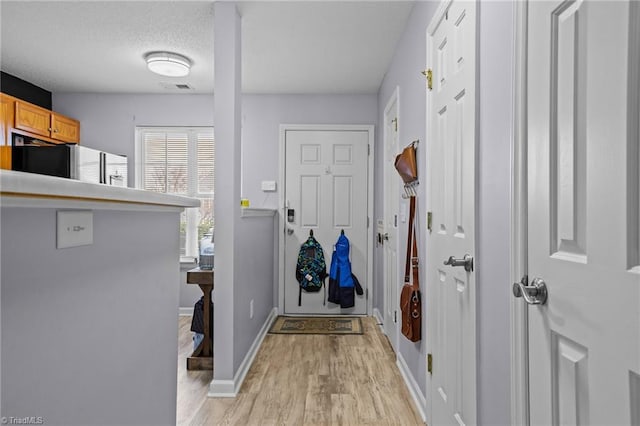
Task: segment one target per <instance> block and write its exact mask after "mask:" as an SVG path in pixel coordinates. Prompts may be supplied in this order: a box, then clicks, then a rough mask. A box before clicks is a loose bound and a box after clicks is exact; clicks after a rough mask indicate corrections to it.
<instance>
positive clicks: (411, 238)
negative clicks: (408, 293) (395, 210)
mask: <svg viewBox="0 0 640 426" xmlns="http://www.w3.org/2000/svg"><path fill="white" fill-rule="evenodd" d="M415 217H416V197H411V198H410V201H409V230H408V235H407V259H406V262H405V268H404V282H405V283H406V284H409V280H410V278H409V273H410V272H413V274H411V275H413V287H415V288H419V287H420V281H419V274H418V243H417V241H416V240H417V238H416V229H415V223H414V222H415Z"/></svg>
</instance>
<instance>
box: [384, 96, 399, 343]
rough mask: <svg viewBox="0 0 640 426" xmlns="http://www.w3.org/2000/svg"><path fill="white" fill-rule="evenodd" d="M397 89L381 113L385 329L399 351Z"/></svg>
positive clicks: (390, 340)
mask: <svg viewBox="0 0 640 426" xmlns="http://www.w3.org/2000/svg"><path fill="white" fill-rule="evenodd" d="M398 112H399V111H398V89H397V88H396V90H395V91H394V94H393V95H392V96H391V99H389V102H388V104H387V107H386V108H385V112H384V149H385V161H384V229H383V237H382V245H383V247H384V318H383V320H384V332H385V333H386V335H387V337H388V338H389V342H390V343H391V346H392V347H393V349H394V350H395V351H397V350H398V310H399V307H400V302H399V300H398V292H399V291H400V285H401V284H400V283H401V282H402V281H401V280H400V277H399V276H398V205H399V203H400V182H401V179H400V177H399V176H398V173H397V171H396V168H395V159H396V155H398V153H399V152H400V149H399V143H398V129H399V128H398V125H399V124H398V123H399V114H398Z"/></svg>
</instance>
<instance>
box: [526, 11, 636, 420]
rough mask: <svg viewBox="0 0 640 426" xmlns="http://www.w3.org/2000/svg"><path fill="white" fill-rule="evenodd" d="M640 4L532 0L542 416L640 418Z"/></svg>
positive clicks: (532, 156)
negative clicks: (542, 289)
mask: <svg viewBox="0 0 640 426" xmlns="http://www.w3.org/2000/svg"><path fill="white" fill-rule="evenodd" d="M639 6H640V4H639V3H637V2H629V1H613V2H610V1H601V2H600V1H580V0H578V1H553V2H551V1H549V2H537V1H533V2H530V3H529V5H528V35H527V38H528V45H529V51H528V71H527V75H528V77H527V80H528V81H527V83H528V84H527V96H528V102H527V108H528V117H527V120H528V131H527V145H528V260H527V261H528V274H529V276H528V282H527V283H526V284H529V285H530V284H531V283H532V281H533V280H534V279H535V278H538V279H540V280H543V281H544V283H545V284H546V289H547V292H548V298H547V300H546V303H544V304H537V305H534V304H530V305H528V308H527V309H528V316H529V399H530V410H529V412H530V417H531V424H533V425H586V424H592V425H629V424H633V425H638V424H640V408H639V407H640V255H639V252H640V247H639V244H638V241H639V240H640V234H639V228H640V216H639V213H638V212H639V210H640V207H639V205H638V202H639V201H638V200H639V199H640V180H639V178H638V168H639V163H640V157H639V155H638V151H639V148H638V144H639V142H638V136H639V135H638V122H640V115H639V114H638V100H639V95H638V87H639V79H640V74H639V72H638V68H639V65H640V60H639V55H640V53H639V52H640V36H639V27H640V13H638V12H639ZM539 284H540V283H539ZM525 290H526V289H525ZM527 292H528V290H527ZM532 296H533V294H531V295H530V298H531V299H533V297H532ZM523 303H525V302H524V301H523Z"/></svg>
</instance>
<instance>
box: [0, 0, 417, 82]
mask: <svg viewBox="0 0 640 426" xmlns="http://www.w3.org/2000/svg"><path fill="white" fill-rule="evenodd" d="M412 6H413V2H412V1H397V0H396V1H352V2H342V1H316V2H313V1H284V2H269V1H253V2H238V9H239V11H240V14H241V16H242V39H243V41H242V63H243V64H242V66H243V73H242V87H243V91H244V92H246V93H376V92H377V90H378V87H379V86H380V83H381V81H382V78H383V77H384V73H385V71H386V69H387V67H388V65H389V63H390V61H391V58H392V56H393V51H394V48H395V45H396V43H397V41H398V39H399V37H400V35H401V34H402V31H403V30H404V27H405V24H406V21H407V19H408V17H409V14H410V13H411V8H412ZM0 15H1V22H0V23H1V37H2V38H1V51H0V61H1V68H2V71H4V72H7V73H9V74H12V75H14V76H16V77H19V78H22V79H24V80H27V81H29V82H31V83H33V84H36V85H38V86H40V87H42V88H44V89H47V90H50V91H52V92H88V93H185V91H184V90H183V91H179V90H178V89H176V88H175V84H185V83H186V84H188V85H189V86H191V87H192V89H191V90H187V91H186V92H188V93H213V68H214V67H213V2H212V1H182V0H175V1H138V2H130V1H88V0H85V1H65V2H62V1H7V0H3V1H1V2H0ZM157 50H162V51H171V52H176V53H180V54H183V55H185V56H187V57H188V58H190V59H191V60H192V61H193V67H192V69H191V74H190V75H189V76H188V77H184V78H168V77H161V76H158V75H156V74H153V73H151V72H150V71H148V70H147V68H146V64H145V63H144V60H143V56H144V55H145V54H146V53H148V52H150V51H157ZM167 85H169V86H171V87H172V88H170V89H167V88H166V87H165V86H167Z"/></svg>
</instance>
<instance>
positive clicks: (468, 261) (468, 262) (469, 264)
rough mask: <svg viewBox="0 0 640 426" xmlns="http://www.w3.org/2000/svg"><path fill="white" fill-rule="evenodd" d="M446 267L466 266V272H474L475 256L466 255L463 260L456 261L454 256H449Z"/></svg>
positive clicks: (445, 262)
mask: <svg viewBox="0 0 640 426" xmlns="http://www.w3.org/2000/svg"><path fill="white" fill-rule="evenodd" d="M444 264H445V265H450V266H464V270H465V271H467V272H473V256H471V255H468V254H465V255H464V257H463V258H462V259H456V258H455V257H453V256H449V259H447V260H445V261H444Z"/></svg>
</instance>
